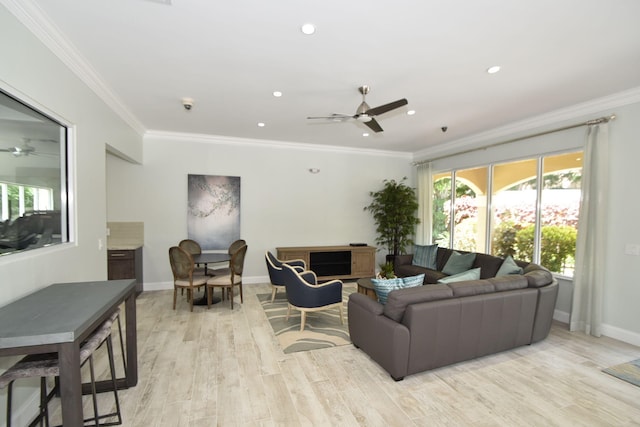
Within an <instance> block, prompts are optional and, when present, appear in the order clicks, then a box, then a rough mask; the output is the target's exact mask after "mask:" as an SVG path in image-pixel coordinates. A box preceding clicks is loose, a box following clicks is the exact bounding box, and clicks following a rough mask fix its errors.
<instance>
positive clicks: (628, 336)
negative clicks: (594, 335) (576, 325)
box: [602, 324, 640, 347]
mask: <svg viewBox="0 0 640 427" xmlns="http://www.w3.org/2000/svg"><path fill="white" fill-rule="evenodd" d="M602 335H606V336H608V337H609V338H613V339H616V340H618V341H623V342H626V343H628V344H632V345H636V346H638V347H640V334H639V333H637V332H632V331H627V330H626V329H622V328H618V327H616V326H611V325H607V324H603V325H602Z"/></svg>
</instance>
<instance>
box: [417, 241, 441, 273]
mask: <svg viewBox="0 0 640 427" xmlns="http://www.w3.org/2000/svg"><path fill="white" fill-rule="evenodd" d="M437 254H438V245H437V244H436V245H427V246H422V245H416V249H415V251H413V261H411V264H413V265H417V266H419V267H424V268H430V269H431V270H435V269H436V255H437Z"/></svg>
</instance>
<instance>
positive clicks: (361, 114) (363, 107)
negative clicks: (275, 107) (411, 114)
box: [307, 85, 408, 132]
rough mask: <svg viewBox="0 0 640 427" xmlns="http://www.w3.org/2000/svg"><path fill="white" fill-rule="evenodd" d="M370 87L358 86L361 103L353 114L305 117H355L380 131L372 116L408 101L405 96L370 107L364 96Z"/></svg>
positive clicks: (345, 118) (334, 118)
mask: <svg viewBox="0 0 640 427" xmlns="http://www.w3.org/2000/svg"><path fill="white" fill-rule="evenodd" d="M370 89H371V88H370V87H369V86H367V85H363V86H360V87H359V88H358V91H359V92H360V93H361V94H362V103H361V104H360V106H358V109H357V110H356V113H355V114H354V115H350V114H341V113H333V114H332V115H330V116H323V117H307V119H312V120H313V119H330V120H333V121H336V122H342V121H345V120H348V119H356V120H358V121H361V122H363V123H364V124H365V125H367V126H368V127H369V129H371V130H372V131H374V132H382V127H381V126H380V124H379V123H378V122H377V121H376V119H375V118H374V117H375V116H379V115H380V114H383V113H386V112H389V111H391V110H395V109H396V108H400V107H402V106H403V105H407V104H408V101H407V100H406V99H405V98H402V99H399V100H397V101H393V102H390V103H388V104H384V105H380V106H378V107H374V108H371V107H369V104H367V102H366V101H365V97H366V96H367V94H368V93H369V91H370Z"/></svg>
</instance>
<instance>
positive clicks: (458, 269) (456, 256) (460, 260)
mask: <svg viewBox="0 0 640 427" xmlns="http://www.w3.org/2000/svg"><path fill="white" fill-rule="evenodd" d="M475 260H476V254H475V253H474V252H471V253H467V254H461V253H460V252H456V251H453V253H452V254H451V256H450V257H449V259H448V260H447V263H446V264H445V265H444V268H443V269H442V272H443V273H444V274H447V275H449V276H453V275H454V274H458V273H462V272H464V271H467V270H469V269H470V268H471V266H472V265H473V262H474V261H475Z"/></svg>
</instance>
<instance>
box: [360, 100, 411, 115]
mask: <svg viewBox="0 0 640 427" xmlns="http://www.w3.org/2000/svg"><path fill="white" fill-rule="evenodd" d="M408 103H409V102H408V101H407V100H406V99H405V98H402V99H399V100H397V101H393V102H390V103H388V104H384V105H381V106H379V107H373V108H370V109H369V110H367V114H368V115H369V116H377V115H379V114H383V113H386V112H387V111H391V110H395V109H396V108H400V107H402V106H403V105H407V104H408Z"/></svg>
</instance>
